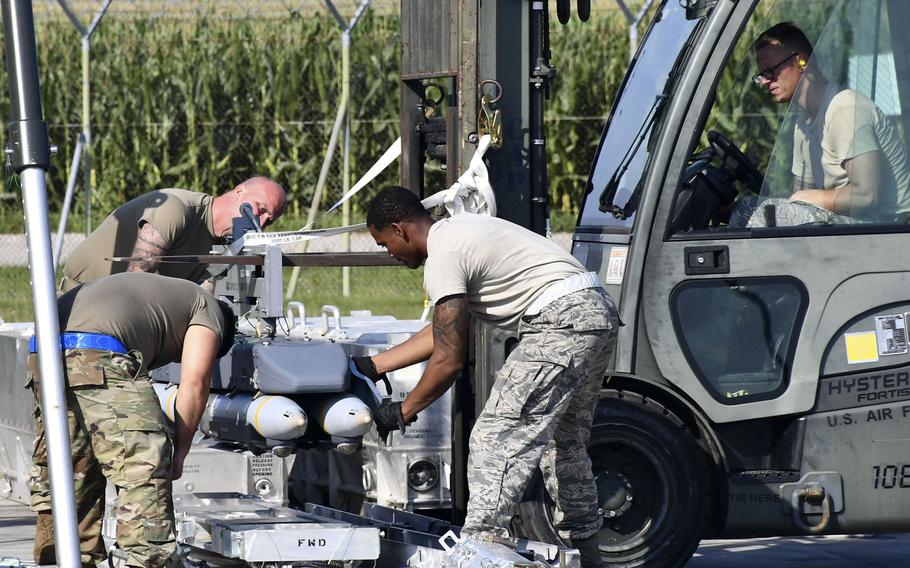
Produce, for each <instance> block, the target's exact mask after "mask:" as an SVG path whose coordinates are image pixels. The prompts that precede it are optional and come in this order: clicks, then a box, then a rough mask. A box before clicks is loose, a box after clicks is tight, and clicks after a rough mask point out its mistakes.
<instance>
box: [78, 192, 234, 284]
mask: <svg viewBox="0 0 910 568" xmlns="http://www.w3.org/2000/svg"><path fill="white" fill-rule="evenodd" d="M145 223H151V225H152V226H153V227H155V229H157V230H158V232H159V233H160V234H161V237H162V238H163V239H164V242H165V243H167V248H166V250H167V254H169V255H180V254H206V253H208V252H209V251H210V250H211V248H212V245H213V244H214V243H215V242H216V239H215V235H214V233H215V230H214V227H213V225H212V196H211V195H206V194H204V193H197V192H195V191H187V190H185V189H159V190H156V191H150V192H149V193H146V194H144V195H140V196H139V197H137V198H135V199H132V200H130V201H128V202H126V203H124V204H123V205H121V206H120V207H118V208H117V209H115V210H114V212H113V213H111V214H110V215H108V217H107V219H105V220H104V222H103V223H101V225H99V226H98V228H97V229H95V230H94V231H92V234H91V235H89V236H88V238H86V239H85V240H84V241H83V242H82V243H81V244H80V245H79V246H78V247H76V249H75V250H74V251H73V252H72V254H70V256H69V258H67V259H66V264H65V265H64V267H63V275H64V276H65V278H64V280H63V283H62V285H61V291H62V292H66V291H68V290H71V289H72V288H74V287H75V286H78V285H79V284H83V283H85V282H90V281H92V280H95V279H96V278H101V277H103V276H109V275H111V274H117V273H119V272H125V271H126V269H127V267H128V266H129V265H128V263H126V262H111V261H110V260H106V259H108V258H111V257H115V256H130V255H132V254H133V249H134V247H135V246H136V236H137V235H138V233H139V228H140V226H141V225H144V224H145ZM205 269H206V267H205V266H204V265H201V264H189V263H187V264H184V263H161V264H160V265H159V267H158V273H159V274H161V275H164V276H171V277H174V278H183V279H185V280H191V281H193V282H199V281H201V280H202V279H203V277H204V273H205Z"/></svg>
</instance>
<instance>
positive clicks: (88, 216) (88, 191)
mask: <svg viewBox="0 0 910 568" xmlns="http://www.w3.org/2000/svg"><path fill="white" fill-rule="evenodd" d="M91 51H92V42H91V40H90V39H89V37H88V36H82V137H83V138H85V148H84V149H83V153H84V155H85V160H84V161H83V162H82V185H83V187H84V188H85V190H84V191H85V197H84V199H85V236H86V237H87V236H89V235H90V234H91V232H92V117H91V113H92V93H91V90H92V80H91V72H90V69H89V66H90V65H91Z"/></svg>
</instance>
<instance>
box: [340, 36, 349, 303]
mask: <svg viewBox="0 0 910 568" xmlns="http://www.w3.org/2000/svg"><path fill="white" fill-rule="evenodd" d="M341 99H342V100H343V101H344V106H345V108H348V107H350V104H351V32H350V30H344V32H343V33H342V34H341ZM341 187H342V192H341V194H342V195H347V193H348V190H349V189H350V188H351V113H350V112H347V113H345V117H344V160H343V163H342V168H341ZM341 224H342V225H344V226H345V227H347V226H348V225H350V224H351V201H350V200H348V201H345V202H344V203H343V204H342V205H341ZM342 242H343V247H342V249H343V250H344V252H350V251H351V233H345V234H344V236H343V237H342ZM341 295H342V296H344V297H345V298H348V297H350V296H351V267H350V266H343V267H342V268H341Z"/></svg>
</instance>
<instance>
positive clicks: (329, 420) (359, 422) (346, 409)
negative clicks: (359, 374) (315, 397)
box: [319, 395, 373, 438]
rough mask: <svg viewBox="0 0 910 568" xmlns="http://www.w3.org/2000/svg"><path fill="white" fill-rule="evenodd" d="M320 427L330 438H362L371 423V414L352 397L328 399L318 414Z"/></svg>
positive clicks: (367, 408)
mask: <svg viewBox="0 0 910 568" xmlns="http://www.w3.org/2000/svg"><path fill="white" fill-rule="evenodd" d="M319 417H320V426H322V429H323V430H324V431H325V432H326V433H327V434H331V435H332V436H344V437H346V438H356V437H358V436H363V435H364V434H366V432H367V431H368V430H369V429H370V425H371V424H372V423H373V414H372V413H371V412H370V408H369V407H368V406H367V405H366V404H364V402H363V401H362V400H360V399H359V398H357V397H356V396H352V395H341V396H338V397H335V398H332V399H329V400H328V401H326V402H325V403H324V404H323V405H322V412H320V414H319Z"/></svg>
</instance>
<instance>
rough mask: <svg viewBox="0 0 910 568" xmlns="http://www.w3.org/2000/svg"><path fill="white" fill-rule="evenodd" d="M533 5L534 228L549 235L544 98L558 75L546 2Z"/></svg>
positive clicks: (531, 151) (536, 0) (531, 163)
mask: <svg viewBox="0 0 910 568" xmlns="http://www.w3.org/2000/svg"><path fill="white" fill-rule="evenodd" d="M528 7H529V8H530V14H529V17H530V28H531V29H530V34H529V35H530V37H529V42H530V44H531V46H530V47H531V50H530V60H531V72H530V83H531V93H530V94H529V96H528V99H529V100H528V108H529V111H530V112H529V115H530V121H531V124H530V135H531V140H530V147H529V152H528V153H529V160H528V161H529V167H530V170H531V191H530V193H531V225H530V228H531V230H532V231H534V232H536V233H539V234H541V235H545V236H546V237H549V236H550V199H549V180H548V179H547V156H546V131H545V130H544V98H545V97H546V92H547V88H548V85H549V82H550V80H551V79H552V78H553V76H554V75H555V72H554V70H553V68H552V67H550V61H549V59H550V54H549V53H548V47H549V46H548V45H547V41H546V34H548V33H549V31H548V30H547V20H546V5H545V4H544V2H542V1H541V0H531V1H530V2H528Z"/></svg>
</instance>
